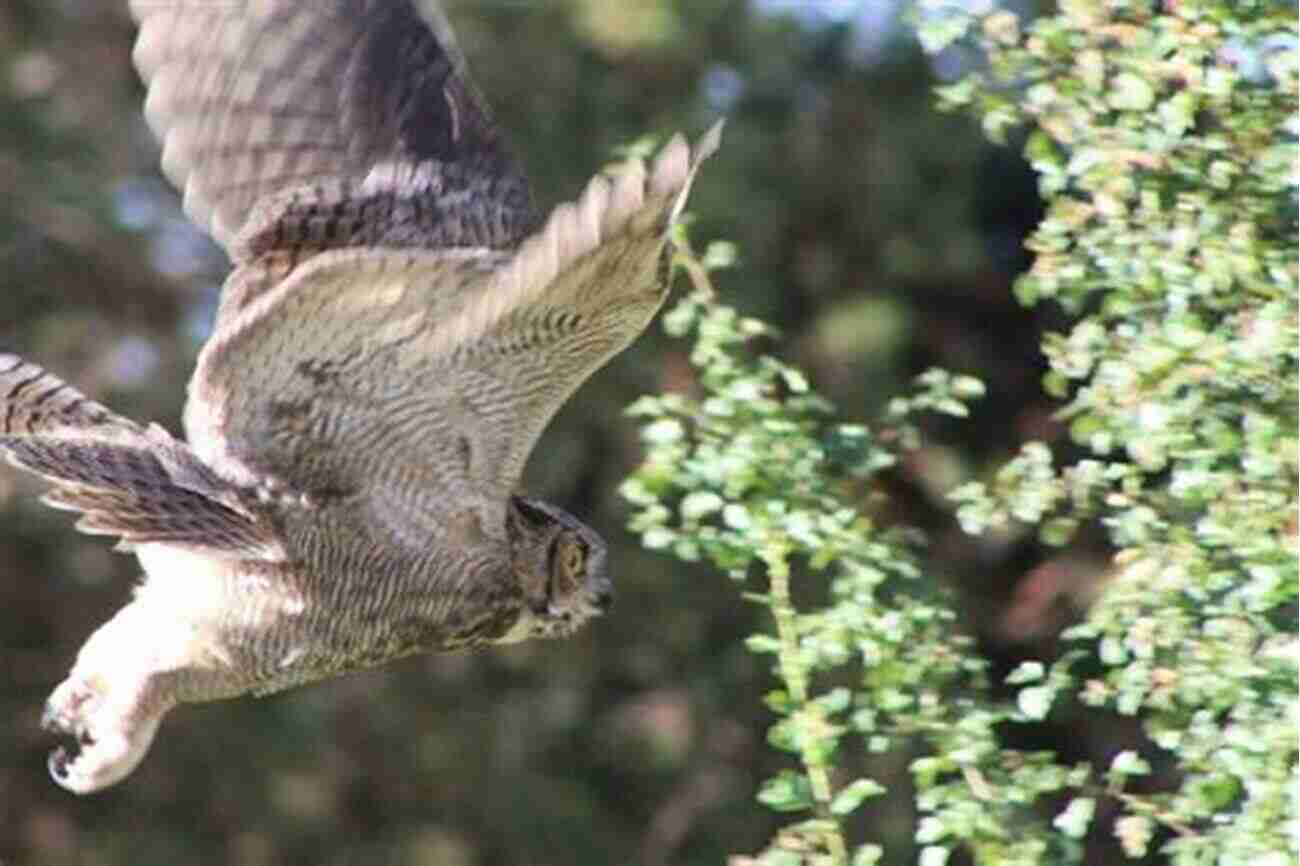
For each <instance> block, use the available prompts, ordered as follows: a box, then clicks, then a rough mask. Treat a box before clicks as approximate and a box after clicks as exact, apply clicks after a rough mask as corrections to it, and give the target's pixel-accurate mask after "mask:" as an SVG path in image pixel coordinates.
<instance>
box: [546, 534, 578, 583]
mask: <svg viewBox="0 0 1300 866" xmlns="http://www.w3.org/2000/svg"><path fill="white" fill-rule="evenodd" d="M586 564H587V551H586V549H585V548H584V547H583V546H582V544H581V543H580V542H578V541H576V540H574V539H572V538H565V537H561V538H559V539H557V540H556V543H555V549H554V551H553V552H552V554H551V567H552V569H554V568H556V567H557V566H558V568H559V570H560V572H561V573H562V574H564V575H565V576H566V577H577V576H579V575H580V574H582V570H583V568H584V567H585V566H586Z"/></svg>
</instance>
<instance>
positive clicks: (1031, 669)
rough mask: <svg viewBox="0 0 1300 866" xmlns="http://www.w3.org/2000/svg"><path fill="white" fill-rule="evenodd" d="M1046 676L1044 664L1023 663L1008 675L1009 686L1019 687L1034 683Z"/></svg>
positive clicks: (1035, 662)
mask: <svg viewBox="0 0 1300 866" xmlns="http://www.w3.org/2000/svg"><path fill="white" fill-rule="evenodd" d="M1043 675H1044V668H1043V663H1042V662H1037V661H1024V662H1021V663H1020V664H1019V665H1018V666H1017V667H1016V669H1015V670H1013V671H1012V672H1011V673H1009V674H1007V679H1006V682H1007V685H1011V686H1018V685H1022V684H1024V683H1033V682H1037V681H1039V680H1041V679H1042V678H1043Z"/></svg>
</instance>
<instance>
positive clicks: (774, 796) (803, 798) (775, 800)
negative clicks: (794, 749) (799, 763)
mask: <svg viewBox="0 0 1300 866" xmlns="http://www.w3.org/2000/svg"><path fill="white" fill-rule="evenodd" d="M758 802H760V803H762V804H763V805H764V806H767V807H768V808H769V809H772V810H773V811H775V812H800V811H804V810H807V809H811V808H812V805H813V798H812V789H811V788H810V787H809V785H808V780H807V779H805V778H804V777H803V776H800V775H797V774H795V773H794V772H792V771H790V770H782V771H781V773H780V774H778V775H777V776H775V777H773V778H771V779H768V780H767V781H766V782H764V783H763V786H762V787H761V788H759V791H758Z"/></svg>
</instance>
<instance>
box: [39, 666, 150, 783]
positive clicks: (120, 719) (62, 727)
mask: <svg viewBox="0 0 1300 866" xmlns="http://www.w3.org/2000/svg"><path fill="white" fill-rule="evenodd" d="M137 694H138V692H137ZM112 697H113V698H115V699H113V700H110V695H108V694H107V693H106V691H105V689H104V688H103V686H102V685H101V684H99V683H98V682H96V683H92V682H91V681H89V680H87V679H83V678H81V677H78V676H75V675H74V676H71V677H69V678H68V679H66V680H64V681H63V682H62V683H61V684H60V685H59V687H58V688H56V689H55V690H54V693H53V694H52V695H50V699H49V700H48V701H47V702H46V704H45V713H44V715H42V717H41V727H43V728H44V729H45V730H47V731H51V732H53V733H55V734H58V735H60V736H62V737H64V738H65V739H66V740H67V742H66V743H65V744H64V745H62V746H59V747H58V748H57V749H55V750H54V751H53V752H51V753H50V757H49V762H48V764H49V768H50V775H51V777H53V779H54V781H55V782H57V783H58V784H59V785H61V786H63V787H64V788H67V789H68V790H69V791H72V792H73V793H75V794H89V793H91V792H93V791H98V790H100V789H101V788H105V787H107V786H109V785H112V784H113V783H115V782H118V781H121V780H122V779H123V778H124V777H126V776H127V775H128V774H129V773H130V772H131V771H132V770H134V769H135V768H136V766H138V765H139V763H140V761H141V760H142V759H143V758H144V755H145V752H147V751H148V750H149V745H150V743H152V742H153V737H154V734H155V733H156V732H157V730H158V722H159V721H161V719H162V713H158V714H157V715H154V716H149V717H146V718H143V719H142V718H140V717H139V716H138V714H136V713H133V712H130V711H129V710H126V711H124V708H123V703H122V702H121V701H120V700H117V699H116V698H119V697H120V695H114V696H112ZM126 706H127V707H134V706H138V701H129V702H127V705H126Z"/></svg>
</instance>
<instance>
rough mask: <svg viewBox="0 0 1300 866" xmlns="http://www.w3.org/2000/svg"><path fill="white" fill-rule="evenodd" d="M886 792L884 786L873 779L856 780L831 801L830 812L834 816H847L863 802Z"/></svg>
mask: <svg viewBox="0 0 1300 866" xmlns="http://www.w3.org/2000/svg"><path fill="white" fill-rule="evenodd" d="M886 790H887V789H886V788H885V786H884V785H881V784H880V783H879V782H877V781H876V780H874V779H857V780H855V781H854V782H852V783H851V784H849V785H847V786H846V787H845V788H844V789H843V790H841V791H840V792H839V793H838V794H836V795H835V799H833V800H831V812H832V813H833V814H835V815H847V814H849V813H850V812H852V811H853V810H854V809H857V808H858V806H860V805H862V803H863V801H864V800H866V799H868V798H870V797H879V796H880V795H881V794H884V793H885V792H886Z"/></svg>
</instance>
